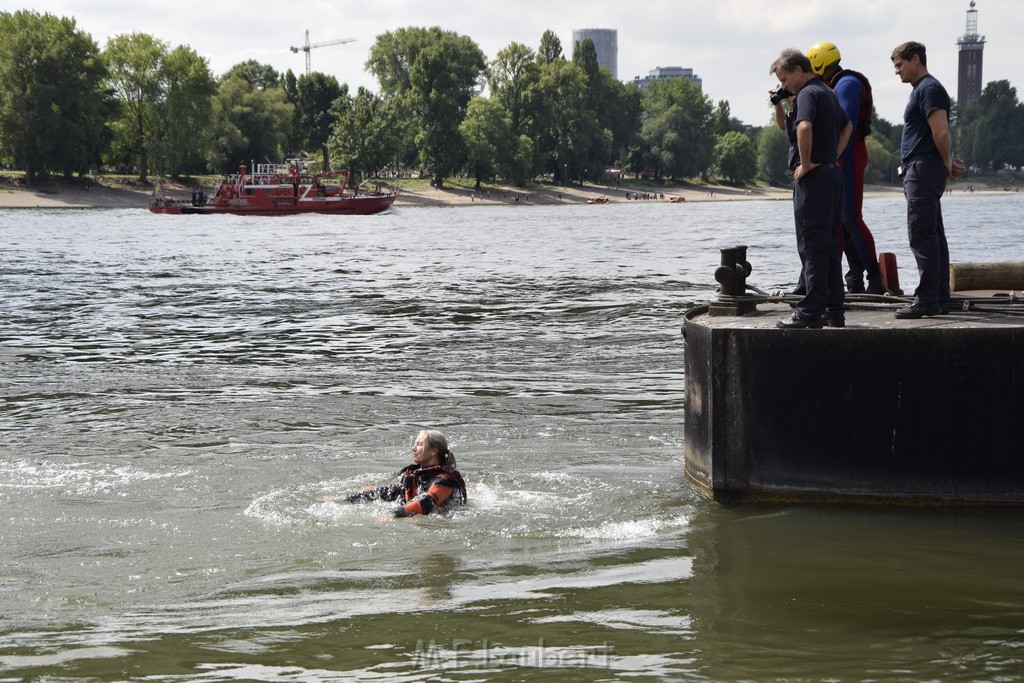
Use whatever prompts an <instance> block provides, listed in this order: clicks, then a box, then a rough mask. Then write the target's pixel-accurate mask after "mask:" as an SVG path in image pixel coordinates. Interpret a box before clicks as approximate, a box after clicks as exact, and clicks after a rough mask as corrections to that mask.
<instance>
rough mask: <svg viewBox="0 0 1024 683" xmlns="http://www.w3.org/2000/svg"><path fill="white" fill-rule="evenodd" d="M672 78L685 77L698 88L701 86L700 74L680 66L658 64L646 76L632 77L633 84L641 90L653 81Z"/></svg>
mask: <svg viewBox="0 0 1024 683" xmlns="http://www.w3.org/2000/svg"><path fill="white" fill-rule="evenodd" d="M672 78H685V79H686V80H688V81H690V82H691V83H693V84H694V85H695V86H697V87H698V88H700V87H702V81H701V80H700V76H698V75H697V74H695V73H693V69H684V68H683V67H681V66H658V67H655V68H653V69H651V70H650V72H649V73H648V74H647V75H646V76H643V77H641V76H637V77H636V78H634V79H633V85H635V86H637V87H638V88H640V89H641V90H643V89H644V88H646V87H647V86H648V85H650V84H651V83H653V82H654V81H664V80H669V79H672Z"/></svg>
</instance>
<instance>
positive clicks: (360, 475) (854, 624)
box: [0, 193, 1024, 681]
mask: <svg viewBox="0 0 1024 683" xmlns="http://www.w3.org/2000/svg"><path fill="white" fill-rule="evenodd" d="M944 204H945V212H946V222H947V225H948V226H949V237H950V243H951V251H952V252H953V260H954V261H966V260H988V261H993V260H1000V261H1002V260H1018V261H1021V260H1024V246H1022V245H1024V242H1022V240H1021V237H1020V216H1021V215H1022V213H1024V201H1022V199H1021V198H1020V195H1016V194H1007V195H1005V196H1004V195H1001V196H995V197H980V196H971V195H964V194H962V193H961V194H954V195H952V196H950V197H948V198H947V199H946V200H945V203H944ZM904 210H905V209H904V203H903V200H902V198H901V197H898V196H897V197H893V198H886V199H872V200H869V201H868V202H867V206H866V215H867V219H868V222H869V224H870V225H871V226H872V227H873V228H874V231H875V235H876V239H877V241H878V244H879V249H880V251H893V252H895V253H896V254H897V259H898V261H899V263H900V265H901V278H902V283H903V285H904V288H909V289H912V287H913V280H914V279H915V277H914V272H913V266H912V263H913V261H912V259H911V257H910V255H909V251H908V249H907V247H906V237H905V228H904V227H903V226H904V225H905V223H904ZM0 240H2V243H3V250H2V252H0V399H2V400H0V548H2V550H0V567H2V571H0V680H4V681H8V680H26V679H32V680H49V681H58V680H59V681H64V680H153V681H231V680H262V681H311V680H312V681H330V680H372V681H379V680H388V681H393V680H394V681H425V680H450V681H470V680H472V681H480V680H499V681H517V680H580V681H587V680H593V681H607V680H631V681H647V680H650V681H655V680H714V681H722V680H755V679H757V680H764V679H786V680H879V679H898V680H951V679H961V680H971V679H974V680H1015V679H1017V678H1018V677H1019V676H1020V673H1021V671H1024V581H1022V580H1021V574H1020V567H1021V566H1024V546H1022V544H1021V543H1020V539H1021V538H1022V536H1024V516H1022V515H1021V514H1020V513H1019V512H1018V511H1017V510H1006V509H995V510H963V509H959V510H947V509H896V508H858V507H854V508H848V507H818V506H792V507H789V506H779V507H722V506H719V505H717V504H715V503H711V502H708V501H706V500H704V499H702V498H700V497H699V496H698V495H697V494H695V493H694V492H693V491H692V490H691V489H689V488H688V487H687V485H686V484H685V483H684V482H683V477H682V450H683V449H682V439H683V404H682V401H683V395H684V391H683V384H684V377H683V372H682V368H683V358H682V352H683V345H682V338H681V335H680V326H681V323H682V318H683V314H684V313H685V311H686V310H687V309H688V308H690V307H691V306H693V305H695V304H698V303H701V302H703V301H705V300H707V298H708V297H709V296H710V295H711V293H712V290H713V286H712V283H713V278H712V273H713V271H714V268H715V267H716V266H717V265H718V260H719V254H718V249H719V247H722V246H729V245H733V244H748V245H750V252H749V259H750V261H751V262H752V264H753V267H754V272H753V274H752V275H751V277H750V278H749V282H751V283H752V284H755V285H757V286H759V287H761V288H762V289H765V290H772V289H778V288H782V287H786V286H790V285H791V284H792V282H793V280H794V279H795V276H796V271H797V267H798V260H797V257H796V254H795V247H794V237H793V233H792V228H791V211H790V207H789V205H788V203H787V202H772V201H753V202H707V203H690V204H684V205H678V204H656V203H639V202H630V203H625V202H622V203H614V204H609V205H605V206H578V205H577V206H555V207H528V206H515V207H460V208H451V209H412V208H402V207H401V206H399V207H396V208H395V209H393V210H392V211H391V212H390V213H388V214H384V215H380V216H372V217H334V218H330V217H317V216H308V217H298V218H288V219H267V218H236V217H216V218H210V217H191V216H182V217H171V216H153V215H150V214H149V213H148V212H145V211H140V210H77V211H60V210H46V211H43V210H19V211H7V212H3V213H0ZM908 285H909V287H908ZM864 400H865V401H870V397H865V399H864ZM842 418H843V419H856V416H842ZM425 426H431V427H437V428H440V429H443V430H444V431H445V432H446V433H447V434H448V436H449V439H450V441H451V445H452V448H453V450H454V451H455V453H456V455H457V456H458V460H459V467H460V470H461V471H462V472H463V473H464V475H465V476H466V479H467V480H468V483H469V498H470V503H469V505H468V507H467V508H465V509H463V510H460V511H456V512H453V513H451V514H447V515H442V516H430V517H427V518H416V519H404V520H387V519H382V518H381V516H382V515H383V514H384V513H385V512H386V510H387V507H386V506H384V504H380V506H379V507H378V504H367V505H338V504H335V503H327V502H323V501H320V500H318V498H319V497H320V496H322V495H325V494H331V493H339V492H344V491H350V490H352V489H356V488H359V487H361V486H365V485H369V484H373V483H383V482H386V481H388V480H389V478H390V477H391V475H392V474H393V473H394V472H395V471H397V470H398V469H399V468H400V467H402V466H403V465H404V464H407V463H408V462H410V444H411V437H412V436H413V435H414V434H415V433H416V432H417V431H418V430H419V429H420V428H422V427H425ZM964 428H965V429H969V428H970V425H964ZM823 436H824V435H823Z"/></svg>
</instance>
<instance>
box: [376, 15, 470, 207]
mask: <svg viewBox="0 0 1024 683" xmlns="http://www.w3.org/2000/svg"><path fill="white" fill-rule="evenodd" d="M366 65H367V68H368V69H369V70H370V71H371V73H373V74H374V76H376V77H377V80H378V82H379V83H380V85H381V93H382V94H383V95H384V96H385V97H387V98H394V99H398V100H399V101H400V104H399V106H401V107H403V108H407V109H408V111H409V113H410V114H411V117H412V120H413V129H414V130H415V134H414V141H415V146H416V150H417V153H418V159H419V163H420V166H421V168H423V169H425V170H427V171H429V172H430V173H431V174H432V175H433V178H434V180H433V182H434V184H435V185H437V186H439V187H440V186H442V185H443V184H444V179H445V178H446V177H448V176H449V175H451V173H453V172H454V171H455V170H457V169H458V168H460V167H461V166H462V165H463V162H464V160H465V148H464V146H463V139H462V136H461V135H460V134H459V124H460V123H461V122H462V120H463V118H465V115H466V107H467V106H468V105H469V100H470V99H471V98H472V97H473V95H474V94H476V92H477V91H478V89H479V87H480V80H481V78H482V74H483V71H484V67H485V66H486V61H485V59H484V53H483V52H482V51H481V50H480V48H479V47H478V46H477V44H476V43H474V42H473V40H472V39H470V38H468V37H467V36H462V35H459V34H457V33H454V32H452V31H443V30H441V29H440V28H438V27H436V26H435V27H433V28H429V29H426V28H404V29H399V30H398V31H395V32H393V33H392V32H389V33H384V34H382V35H380V36H378V37H377V41H376V42H375V43H374V45H373V47H372V48H370V57H369V59H368V60H367V63H366Z"/></svg>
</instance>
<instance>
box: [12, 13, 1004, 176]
mask: <svg viewBox="0 0 1024 683" xmlns="http://www.w3.org/2000/svg"><path fill="white" fill-rule="evenodd" d="M366 68H367V70H368V71H369V72H370V73H371V74H373V76H374V77H375V78H376V79H377V82H378V84H379V86H380V87H379V92H378V93H374V92H371V91H369V90H367V89H366V88H362V87H360V88H358V89H357V90H356V92H354V93H353V92H350V90H349V88H348V86H347V85H346V84H341V83H339V82H338V81H337V79H335V78H334V77H333V76H329V75H325V74H323V73H319V72H314V73H311V74H306V75H300V76H298V77H296V76H295V74H294V73H292V71H291V70H289V71H287V72H286V73H284V74H281V73H279V72H277V71H276V70H275V69H274V68H272V67H271V66H269V65H266V64H260V63H258V62H256V61H252V60H250V61H246V62H242V63H240V64H237V65H235V66H233V67H231V68H230V69H229V70H228V71H227V72H226V73H224V74H222V75H220V76H215V75H214V74H213V73H212V72H211V70H210V67H209V63H208V61H207V60H206V59H205V58H204V57H202V56H200V55H199V54H197V53H196V52H195V51H194V50H192V49H191V48H190V47H187V46H177V47H173V48H172V47H171V46H170V45H168V44H167V43H165V42H164V41H161V40H160V39H158V38H156V37H154V36H151V35H148V34H144V33H132V34H123V35H118V36H114V37H113V38H111V39H110V40H109V41H108V42H107V45H106V47H105V48H104V49H102V50H101V49H100V47H99V46H98V45H97V43H96V42H95V41H94V40H93V39H92V38H91V37H90V36H89V35H88V34H86V33H84V32H82V31H81V30H79V29H78V28H77V26H76V23H75V20H74V19H71V18H65V17H56V16H53V15H50V14H39V13H37V12H33V11H30V10H20V11H17V12H13V13H9V12H3V13H0V161H3V162H4V163H6V164H9V165H13V166H15V167H17V168H20V169H23V170H24V172H25V175H26V177H27V179H28V181H29V182H34V181H36V180H38V179H40V178H44V177H47V176H50V175H55V174H56V175H65V176H71V175H74V174H83V173H87V172H89V171H91V170H93V169H96V168H117V169H124V170H129V171H130V172H131V173H136V174H137V175H138V177H139V179H140V180H141V181H143V182H148V180H149V178H150V177H151V176H152V175H158V176H166V177H172V178H178V177H181V176H186V175H195V174H204V173H210V172H214V173H222V172H226V171H230V170H232V169H234V168H237V166H238V164H239V163H242V162H244V163H248V162H249V161H250V160H255V161H274V162H278V161H283V160H284V159H286V158H294V157H302V158H306V159H311V160H315V161H316V162H317V163H319V164H321V165H322V167H323V168H345V169H348V170H349V172H350V174H351V175H352V176H353V178H354V179H355V180H357V181H358V180H361V179H364V178H369V177H373V176H375V175H381V174H395V173H401V172H406V171H411V170H414V171H418V172H419V173H420V174H422V175H428V176H430V177H431V178H432V182H433V183H434V184H435V185H438V186H441V185H443V184H444V182H445V180H446V179H449V178H452V177H456V176H469V177H470V178H474V179H475V180H476V182H477V184H479V183H481V182H484V181H489V180H493V179H497V178H501V179H503V180H505V181H507V182H510V183H513V184H516V185H525V184H526V183H528V182H530V181H531V180H533V179H535V178H537V177H538V176H547V177H549V178H550V179H552V180H554V181H556V182H560V183H570V182H583V181H587V180H597V179H599V178H600V177H601V176H602V174H603V173H604V172H605V169H606V168H607V167H609V166H616V167H619V168H621V169H623V170H625V171H629V172H632V173H635V174H636V175H638V176H640V175H642V176H644V177H648V178H651V179H653V180H655V181H660V180H668V181H680V180H685V179H690V178H694V177H701V178H703V179H705V180H708V179H711V178H718V179H723V180H726V181H728V182H733V183H741V184H742V183H749V182H752V181H754V180H755V179H756V178H761V179H762V180H765V181H767V182H769V183H773V184H784V183H788V182H789V178H790V174H789V171H788V169H787V168H786V158H787V153H786V152H787V148H788V143H787V141H786V139H785V136H784V135H783V134H782V133H781V131H778V130H777V129H776V128H775V127H774V125H768V126H764V127H750V126H745V125H743V124H742V123H741V122H740V121H738V120H737V119H735V118H734V117H732V116H731V114H730V108H729V103H728V102H727V101H725V100H722V101H719V102H717V103H714V102H712V101H711V100H710V98H708V97H707V96H706V95H705V94H704V93H703V92H702V91H701V90H700V88H698V87H697V86H695V85H694V84H692V83H690V82H689V81H688V80H686V79H672V80H665V81H658V82H654V83H652V84H650V85H649V86H648V87H647V88H645V89H643V90H641V89H639V88H637V87H635V86H634V85H632V84H626V83H622V82H621V81H617V80H615V79H614V78H612V76H611V74H610V73H609V72H608V71H607V70H605V69H602V68H601V67H600V66H599V65H598V61H597V52H596V50H595V49H594V45H593V43H592V42H591V41H589V40H585V41H583V42H582V43H579V44H576V45H574V46H573V48H572V52H571V54H570V55H566V54H565V53H564V51H563V47H562V45H561V42H560V41H559V39H558V37H557V36H556V35H555V34H554V33H553V32H551V31H546V32H545V33H544V34H543V35H542V36H541V38H540V43H539V45H538V47H537V49H533V48H530V47H528V46H526V45H523V44H521V43H515V42H513V43H510V44H509V45H508V46H507V47H505V48H504V49H502V50H501V51H499V52H498V54H497V56H496V57H495V58H494V59H493V60H491V61H488V60H487V59H486V57H485V56H484V54H483V52H482V51H481V49H480V48H479V46H477V44H476V43H475V42H474V41H473V40H472V39H471V38H469V37H467V36H464V35H459V34H457V33H454V32H451V31H445V30H442V29H441V28H438V27H433V28H418V27H407V28H400V29H397V30H395V31H390V32H387V33H384V34H382V35H380V36H378V37H377V39H376V41H375V42H374V44H373V46H372V48H371V50H370V55H369V58H368V60H367V63H366ZM963 114H964V115H963V116H962V117H961V118H962V124H961V125H959V126H957V127H956V129H955V135H956V136H957V137H956V139H957V142H958V147H957V149H958V150H962V151H961V155H962V156H964V158H965V160H966V161H967V162H968V163H969V164H970V165H971V166H974V167H977V168H984V169H986V170H995V169H998V168H1003V167H1005V166H1007V165H1009V166H1020V165H1022V164H1024V142H1021V141H1024V106H1022V105H1021V104H1020V103H1019V102H1018V101H1017V96H1016V91H1015V89H1013V88H1012V87H1010V84H1009V82H1007V81H998V82H994V83H990V84H989V85H988V86H987V87H986V89H985V91H984V93H983V94H982V96H981V97H980V98H979V99H978V100H977V101H976V102H974V103H972V104H971V106H970V107H969V108H968V111H966V112H963ZM769 118H770V112H769V110H768V105H767V102H766V109H765V119H766V121H768V120H769ZM873 128H874V132H873V133H872V136H871V138H869V140H868V152H869V158H870V165H869V176H868V180H869V181H871V182H892V181H894V180H895V169H896V166H897V164H898V163H899V151H898V150H899V137H900V132H901V126H894V125H892V124H891V123H889V122H887V121H885V120H883V119H879V118H877V117H875V122H874V126H873ZM1014 141H1016V142H1014Z"/></svg>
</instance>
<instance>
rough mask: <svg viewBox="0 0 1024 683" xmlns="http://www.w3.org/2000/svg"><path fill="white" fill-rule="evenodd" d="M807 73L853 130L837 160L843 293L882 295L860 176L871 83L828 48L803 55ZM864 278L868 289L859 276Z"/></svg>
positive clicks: (818, 45) (867, 132) (819, 45)
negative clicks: (840, 190) (836, 101)
mask: <svg viewBox="0 0 1024 683" xmlns="http://www.w3.org/2000/svg"><path fill="white" fill-rule="evenodd" d="M807 58H808V59H809V60H811V68H812V69H813V70H814V73H816V74H818V76H820V77H821V80H822V81H824V82H825V84H826V85H827V86H828V87H830V88H832V90H833V91H834V92H835V94H836V97H838V98H839V105H840V106H841V107H842V108H843V111H845V112H846V117H847V118H848V119H850V123H852V124H853V134H852V135H851V137H850V144H849V145H847V146H846V149H845V150H843V153H842V154H841V155H840V156H839V167H840V168H841V169H843V251H844V252H845V253H846V264H847V266H848V269H847V271H846V291H848V292H849V293H850V294H860V293H863V292H867V293H868V294H885V285H884V284H882V271H881V270H880V269H879V267H878V255H877V254H876V253H875V238H874V236H873V235H872V234H871V230H869V229H868V226H867V223H865V222H864V170H865V169H866V168H867V165H868V148H867V144H865V142H864V140H865V139H866V138H867V136H868V135H870V134H871V115H872V112H873V100H872V97H871V83H870V82H869V81H868V79H867V77H865V76H864V74H862V73H860V72H857V71H853V70H850V69H844V68H842V67H841V66H840V65H839V60H840V59H841V58H842V55H841V54H840V53H839V48H838V47H836V46H835V44H833V43H829V42H821V43H816V44H815V45H812V46H811V48H810V49H809V50H808V51H807ZM865 272H866V273H867V288H865V287H864V274H865Z"/></svg>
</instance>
